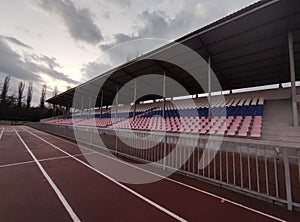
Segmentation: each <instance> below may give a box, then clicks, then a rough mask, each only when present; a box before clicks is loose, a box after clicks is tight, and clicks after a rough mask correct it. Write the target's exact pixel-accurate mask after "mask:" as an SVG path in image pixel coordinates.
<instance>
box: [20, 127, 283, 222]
mask: <svg viewBox="0 0 300 222" xmlns="http://www.w3.org/2000/svg"><path fill="white" fill-rule="evenodd" d="M24 130H26V129H24ZM27 132H29V131H28V130H27ZM38 132H42V133H44V134H46V135H49V136H51V137H53V138H56V139H59V140H61V141H64V142H66V143H69V144H72V145H75V146H78V144H76V143H74V142H71V141H69V140H66V139H63V138H60V137H58V136H54V135H52V134H49V133H45V132H43V131H38ZM29 133H30V132H29ZM80 147H82V148H84V149H86V150H89V151H94V150H92V149H90V148H87V147H85V146H83V145H80ZM102 148H105V147H102ZM105 149H107V148H105ZM94 152H95V153H96V154H98V155H100V156H103V157H107V158H109V159H111V160H114V161H117V162H119V163H122V164H124V165H127V166H130V167H132V168H135V169H138V170H141V171H143V172H146V173H149V174H152V175H154V176H157V177H160V178H162V179H166V180H168V181H170V182H173V183H176V184H178V185H181V186H184V187H186V188H189V189H192V190H195V191H197V192H200V193H203V194H206V195H208V196H211V197H214V198H217V199H220V200H224V201H226V202H227V203H230V204H232V205H235V206H238V207H241V208H244V209H246V210H249V211H252V212H254V213H257V214H260V215H262V216H265V217H268V218H270V219H273V220H276V221H281V222H286V220H283V219H281V218H278V217H275V216H272V215H270V214H267V213H264V212H261V211H259V210H256V209H253V208H251V207H247V206H245V205H243V204H240V203H237V202H235V201H232V200H229V199H227V198H224V197H221V196H218V195H216V194H213V193H210V192H207V191H204V190H201V189H199V188H196V187H193V186H191V185H188V184H185V183H182V182H180V181H177V180H174V179H171V178H168V177H164V176H162V175H160V174H157V173H154V172H151V171H149V170H145V169H143V168H140V167H138V166H135V165H132V164H130V163H128V162H125V161H122V160H120V159H118V158H113V157H111V156H107V155H105V154H103V153H100V152H97V151H94Z"/></svg>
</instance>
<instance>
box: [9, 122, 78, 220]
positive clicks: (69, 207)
mask: <svg viewBox="0 0 300 222" xmlns="http://www.w3.org/2000/svg"><path fill="white" fill-rule="evenodd" d="M13 130H14V131H15V133H16V134H17V136H18V137H19V139H20V140H21V142H22V143H23V145H24V146H25V148H26V149H27V151H28V152H29V154H30V155H31V157H32V158H33V160H34V161H35V163H36V165H37V166H38V167H39V169H40V171H41V172H42V174H43V175H44V177H45V178H46V179H47V181H48V183H49V184H50V186H51V187H52V189H53V190H54V192H55V193H56V195H57V197H58V198H59V200H60V202H61V203H62V204H63V205H64V207H65V209H66V210H67V212H68V213H69V215H70V216H71V218H72V220H73V221H76V222H79V221H80V219H79V217H78V216H77V215H76V214H75V212H74V211H73V209H72V207H71V206H70V204H69V203H68V202H67V200H66V199H65V197H64V196H63V194H62V193H61V192H60V190H59V189H58V187H57V186H56V185H55V183H54V182H53V180H52V179H51V178H50V176H49V175H48V173H47V172H46V171H45V169H44V168H43V166H42V165H41V164H40V162H39V161H38V160H37V158H36V157H35V156H34V154H33V153H32V152H31V150H30V149H29V147H28V146H27V144H26V143H25V142H24V140H23V139H22V137H21V136H20V134H19V133H18V132H17V131H16V130H15V128H13Z"/></svg>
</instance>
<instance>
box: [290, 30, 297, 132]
mask: <svg viewBox="0 0 300 222" xmlns="http://www.w3.org/2000/svg"><path fill="white" fill-rule="evenodd" d="M288 41H289V58H290V74H291V90H292V107H293V121H294V126H298V109H297V100H296V83H295V79H296V78H295V60H294V39H293V33H292V32H289V33H288Z"/></svg>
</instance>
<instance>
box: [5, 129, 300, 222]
mask: <svg viewBox="0 0 300 222" xmlns="http://www.w3.org/2000/svg"><path fill="white" fill-rule="evenodd" d="M87 156H89V158H92V159H94V160H96V161H98V162H99V163H107V162H109V163H110V164H111V165H112V166H113V169H114V170H120V171H122V170H124V169H126V170H128V171H130V172H131V173H132V174H133V175H137V177H139V176H146V177H154V178H155V177H156V178H157V177H158V178H160V179H161V180H159V181H158V182H154V183H149V184H143V185H135V184H123V183H120V182H118V181H115V180H114V179H113V178H110V177H109V176H108V175H109V171H110V170H111V169H107V168H103V169H102V170H101V164H100V170H99V168H98V167H97V169H98V170H97V169H95V168H93V166H91V165H89V163H88V162H87V161H86V157H87ZM155 171H157V169H155V168H153V169H149V171H148V170H143V169H140V168H138V167H134V166H132V165H131V164H130V162H127V163H124V162H123V161H120V160H119V159H118V158H115V157H114V158H112V157H109V156H107V154H105V153H103V152H100V151H99V150H92V149H90V148H88V147H86V148H81V149H79V147H78V145H77V144H75V143H74V142H72V141H69V140H65V139H62V138H59V137H56V136H53V135H50V134H47V133H44V132H41V131H38V130H34V129H32V128H29V127H25V126H17V127H12V126H3V127H2V126H0V178H1V179H0V197H1V199H0V221H243V222H245V221H257V222H258V221H299V218H300V213H298V212H289V211H287V210H286V209H285V208H283V207H279V206H275V205H273V204H270V203H266V202H264V201H260V200H256V199H254V198H250V197H247V196H244V195H241V194H237V193H235V192H232V191H228V190H225V189H223V188H218V187H216V186H213V185H209V184H206V183H203V182H200V181H196V180H194V179H191V178H187V177H184V176H182V175H178V174H174V175H172V176H170V177H169V178H162V177H161V176H160V175H159V174H157V173H152V172H155ZM221 200H225V201H221Z"/></svg>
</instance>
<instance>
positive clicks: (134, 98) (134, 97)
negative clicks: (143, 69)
mask: <svg viewBox="0 0 300 222" xmlns="http://www.w3.org/2000/svg"><path fill="white" fill-rule="evenodd" d="M135 101H136V79H135V80H134V95H133V119H135V112H136V102H135Z"/></svg>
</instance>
